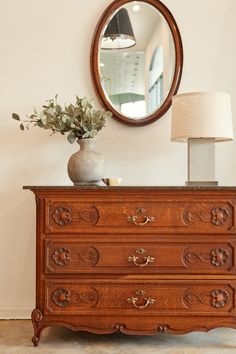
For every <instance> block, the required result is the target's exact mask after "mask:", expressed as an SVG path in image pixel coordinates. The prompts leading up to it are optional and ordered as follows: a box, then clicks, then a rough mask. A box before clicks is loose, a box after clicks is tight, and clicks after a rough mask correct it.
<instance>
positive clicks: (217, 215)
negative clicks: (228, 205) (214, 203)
mask: <svg viewBox="0 0 236 354" xmlns="http://www.w3.org/2000/svg"><path fill="white" fill-rule="evenodd" d="M228 217H229V212H228V210H227V209H225V208H213V209H212V210H211V222H212V224H214V225H216V226H222V225H224V224H225V223H226V222H227V220H228Z"/></svg>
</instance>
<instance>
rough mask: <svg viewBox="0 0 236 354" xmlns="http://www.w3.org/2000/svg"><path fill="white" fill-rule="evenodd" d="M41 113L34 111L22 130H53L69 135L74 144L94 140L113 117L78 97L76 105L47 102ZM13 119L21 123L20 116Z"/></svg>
mask: <svg viewBox="0 0 236 354" xmlns="http://www.w3.org/2000/svg"><path fill="white" fill-rule="evenodd" d="M46 102H47V103H46V104H45V105H43V107H42V110H41V111H40V112H37V111H36V110H35V111H34V113H33V114H31V115H30V116H29V117H28V118H29V119H28V120H23V121H21V124H20V129H21V130H25V128H26V129H28V130H29V128H30V126H32V125H33V126H38V127H40V128H43V129H47V130H51V131H52V133H53V134H54V133H60V134H62V135H65V134H66V133H69V134H68V135H67V140H68V141H69V142H70V143H71V144H72V143H74V142H75V141H76V140H77V139H88V138H94V137H95V136H96V135H97V134H98V132H99V130H101V129H102V128H103V127H104V126H105V122H106V119H108V118H110V117H111V115H112V114H111V112H108V111H107V112H106V111H101V110H96V109H95V108H94V105H93V103H92V102H91V100H89V99H88V98H79V97H78V96H76V103H75V104H74V105H73V104H72V103H70V104H68V105H64V106H61V105H60V104H59V103H58V102H57V96H55V98H54V99H52V100H48V101H46ZM12 118H13V119H15V120H18V121H20V117H19V115H18V114H16V113H13V114H12Z"/></svg>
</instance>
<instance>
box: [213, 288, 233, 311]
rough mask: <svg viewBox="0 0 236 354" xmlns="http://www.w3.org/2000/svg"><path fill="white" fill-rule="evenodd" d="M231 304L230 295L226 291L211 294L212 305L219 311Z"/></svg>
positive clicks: (216, 291)
mask: <svg viewBox="0 0 236 354" xmlns="http://www.w3.org/2000/svg"><path fill="white" fill-rule="evenodd" d="M228 302H229V294H228V293H227V291H225V290H214V291H212V293H211V304H212V306H213V307H216V308H217V309H219V308H222V307H225V306H226V305H227V304H228Z"/></svg>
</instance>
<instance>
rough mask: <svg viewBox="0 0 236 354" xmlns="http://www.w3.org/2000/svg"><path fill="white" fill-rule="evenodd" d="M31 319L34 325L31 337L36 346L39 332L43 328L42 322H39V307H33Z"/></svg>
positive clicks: (40, 316)
mask: <svg viewBox="0 0 236 354" xmlns="http://www.w3.org/2000/svg"><path fill="white" fill-rule="evenodd" d="M31 319H32V323H33V326H34V336H33V337H32V342H33V344H34V346H35V347H37V346H38V343H39V340H40V333H41V331H42V329H43V327H42V324H41V323H40V322H42V320H43V314H42V311H41V310H39V309H34V310H33V312H32V315H31Z"/></svg>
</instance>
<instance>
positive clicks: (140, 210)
mask: <svg viewBox="0 0 236 354" xmlns="http://www.w3.org/2000/svg"><path fill="white" fill-rule="evenodd" d="M136 213H137V214H139V215H141V216H143V219H144V221H143V222H137V220H138V218H139V216H137V215H129V216H127V221H128V222H130V223H133V224H134V225H136V226H145V225H147V224H148V223H149V222H150V223H151V222H154V221H155V218H154V216H149V215H143V214H144V213H146V210H145V209H143V208H138V209H137V210H136Z"/></svg>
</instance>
